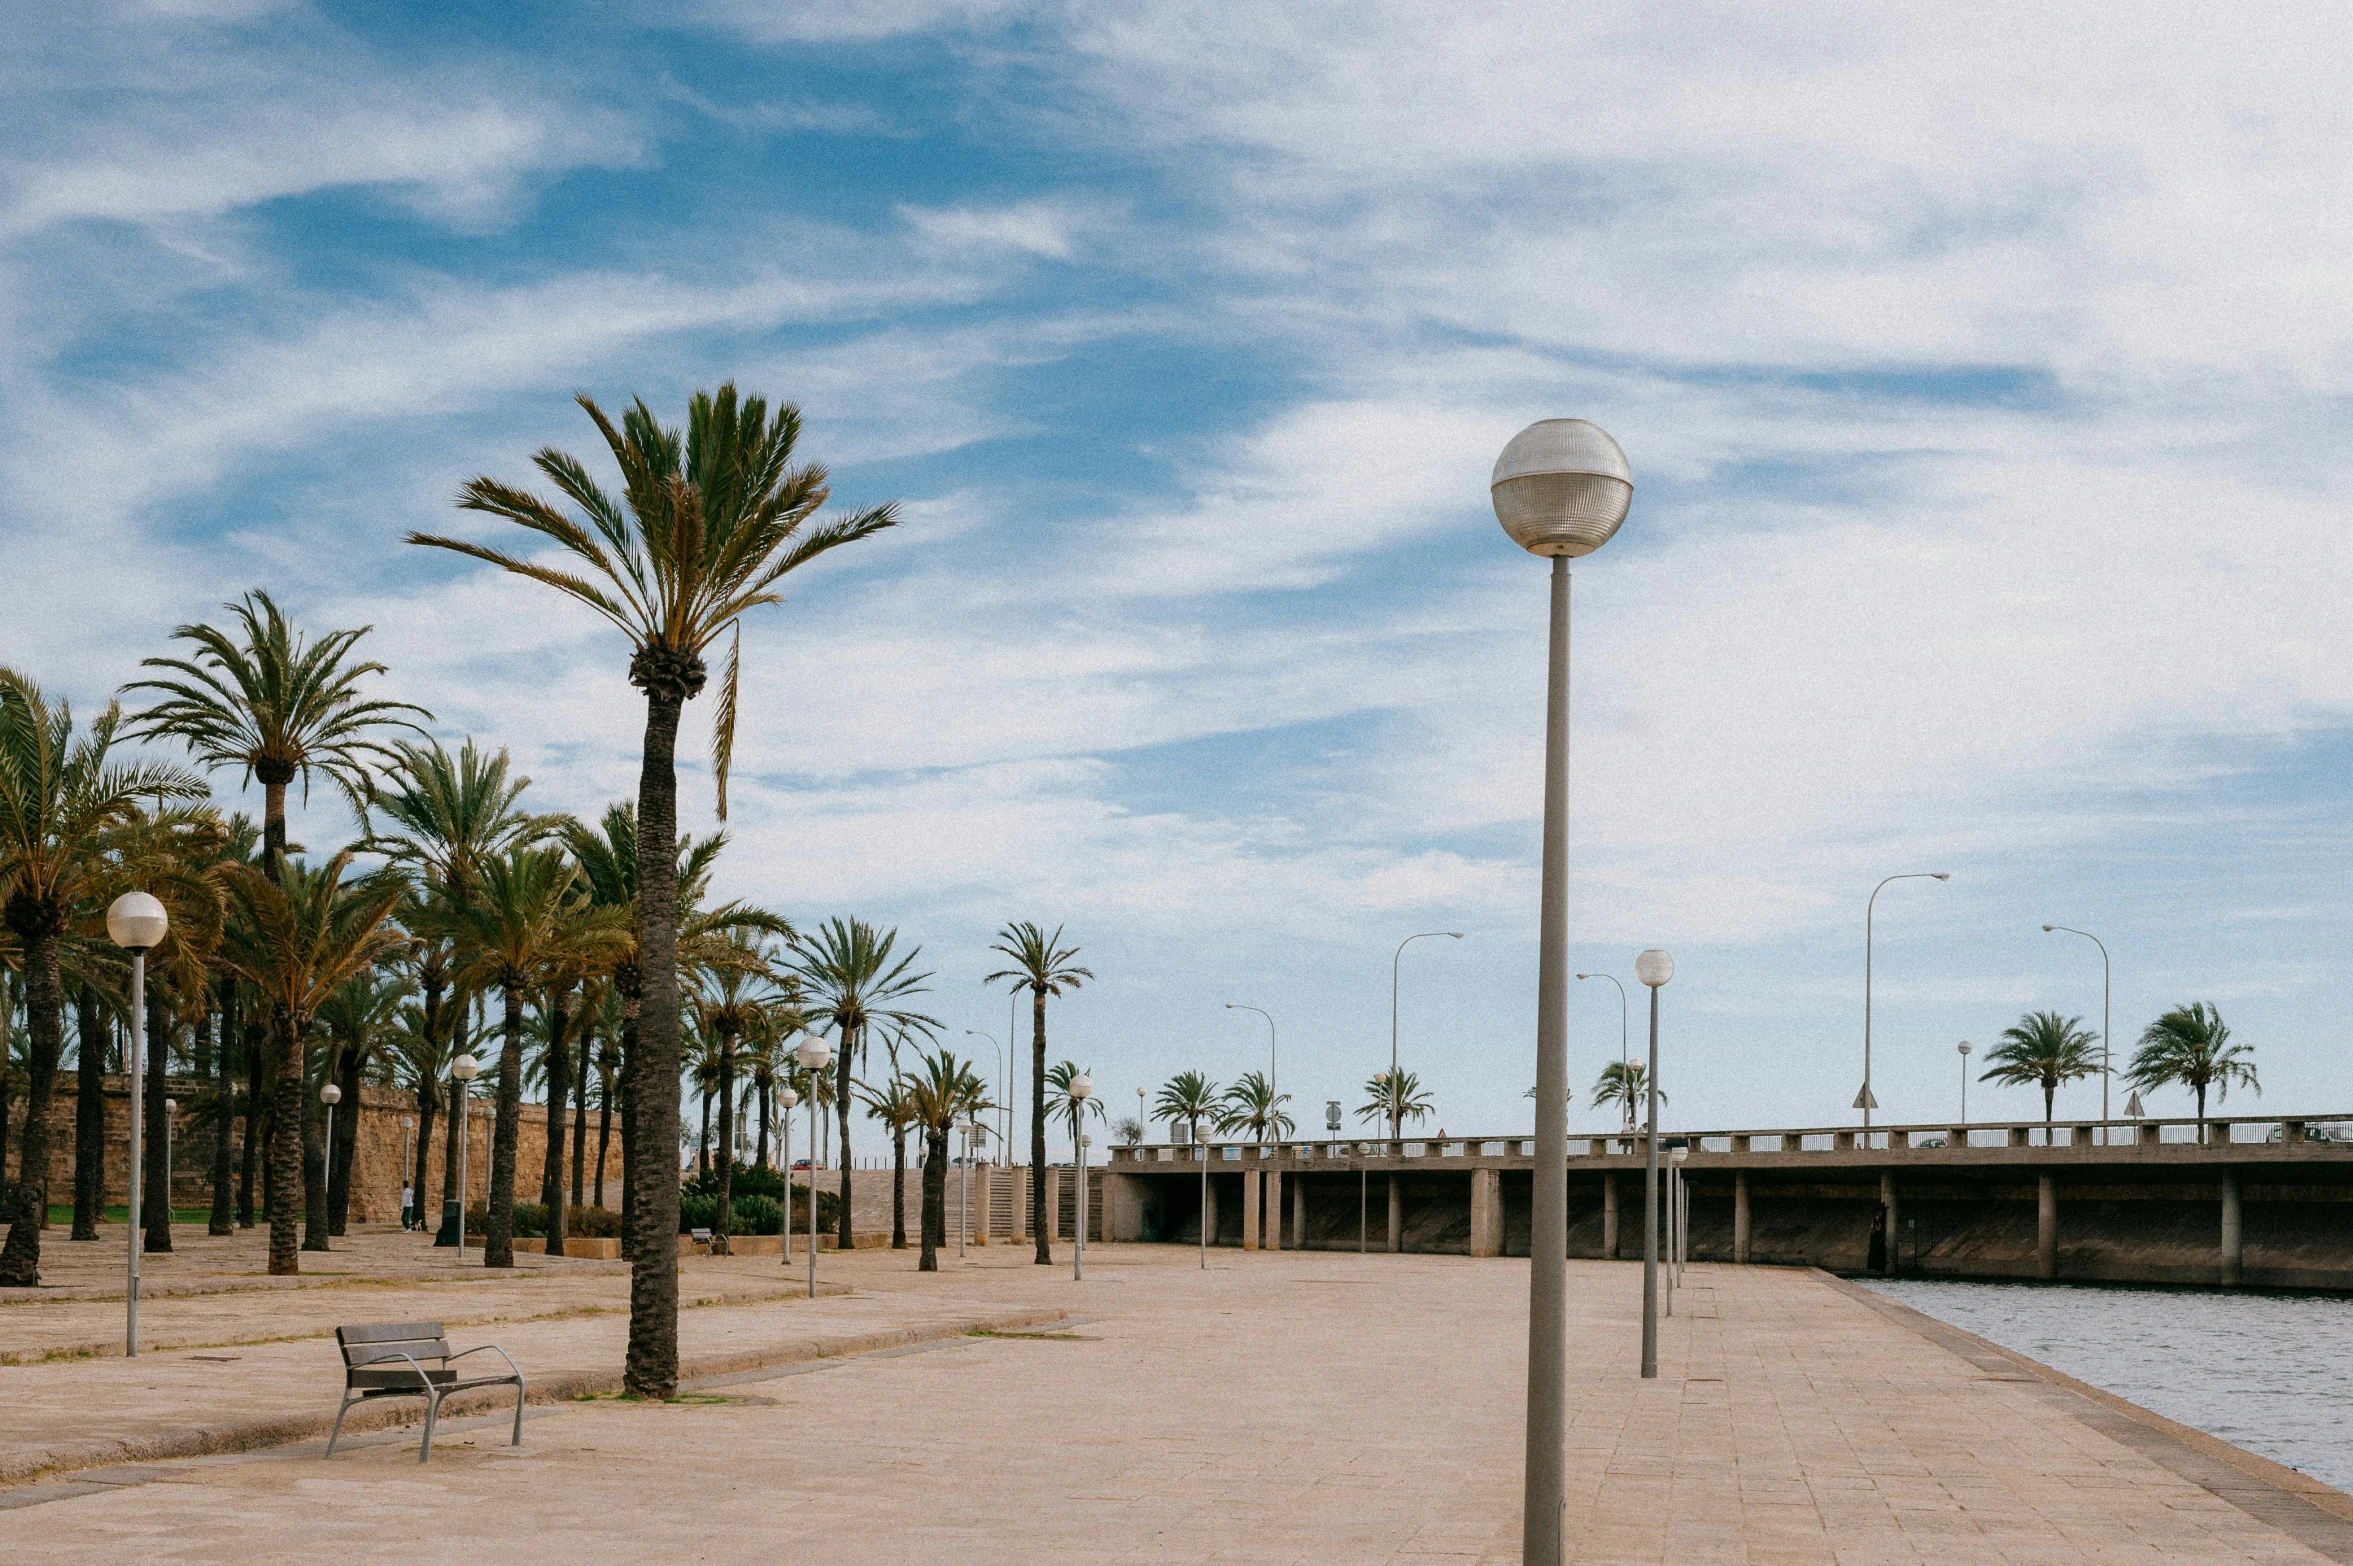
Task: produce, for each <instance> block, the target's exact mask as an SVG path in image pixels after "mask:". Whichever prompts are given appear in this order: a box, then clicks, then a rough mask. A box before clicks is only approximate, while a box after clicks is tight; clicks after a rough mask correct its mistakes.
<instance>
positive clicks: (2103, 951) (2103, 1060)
mask: <svg viewBox="0 0 2353 1566" xmlns="http://www.w3.org/2000/svg"><path fill="white" fill-rule="evenodd" d="M2054 930H2058V931H2064V932H2065V933H2066V934H2068V935H2080V936H2082V937H2083V938H2084V939H2085V940H2087V941H2089V942H2091V943H2092V944H2093V945H2094V946H2097V947H2098V948H2099V949H2100V1143H2101V1145H2102V1146H2106V1145H2107V1141H2108V1064H2109V1062H2108V943H2107V942H2106V941H2103V940H2101V939H2100V938H2099V937H2098V936H2096V935H2094V934H2092V932H2091V931H2089V930H2078V929H2076V928H2075V927H2074V926H2073V925H2066V924H2046V925H2044V926H2043V934H2045V935H2049V934H2050V933H2051V932H2052V931H2054Z"/></svg>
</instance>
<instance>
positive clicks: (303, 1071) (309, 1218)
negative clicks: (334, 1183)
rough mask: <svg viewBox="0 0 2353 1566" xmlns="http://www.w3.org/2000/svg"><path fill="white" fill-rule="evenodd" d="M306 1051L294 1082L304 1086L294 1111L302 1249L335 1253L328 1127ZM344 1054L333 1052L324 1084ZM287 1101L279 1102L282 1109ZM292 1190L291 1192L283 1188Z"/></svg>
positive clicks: (297, 1059)
mask: <svg viewBox="0 0 2353 1566" xmlns="http://www.w3.org/2000/svg"><path fill="white" fill-rule="evenodd" d="M307 1053H308V1051H307V1050H303V1049H300V1048H297V1049H296V1051H295V1063H294V1070H295V1080H297V1081H298V1082H300V1083H301V1084H302V1086H301V1089H300V1091H301V1094H302V1097H301V1099H300V1101H299V1102H297V1103H296V1105H295V1106H294V1107H295V1118H296V1123H297V1125H298V1126H299V1127H300V1131H299V1134H300V1135H301V1137H302V1248H303V1249H304V1250H306V1251H324V1250H331V1249H333V1247H332V1246H330V1245H329V1244H328V1243H327V1229H328V1226H329V1222H330V1213H329V1210H328V1204H327V1147H326V1142H325V1140H324V1137H325V1135H326V1129H327V1128H326V1127H325V1126H324V1125H323V1124H321V1120H322V1119H323V1117H322V1116H321V1115H320V1113H319V1110H320V1108H321V1105H320V1104H319V1095H318V1091H317V1090H316V1089H315V1088H313V1087H312V1086H311V1085H310V1074H309V1070H308V1066H309V1062H308V1061H306V1060H305V1059H304V1058H303V1057H304V1056H305V1055H306V1054H307ZM340 1054H341V1049H340V1047H336V1048H334V1049H332V1050H331V1052H330V1053H329V1055H328V1059H327V1069H326V1070H325V1071H324V1072H322V1073H320V1075H321V1078H322V1080H325V1079H331V1078H332V1077H333V1076H334V1074H335V1069H334V1063H335V1059H336V1057H337V1056H338V1055H340ZM284 1104H285V1101H284V1100H283V1099H280V1100H279V1105H280V1107H281V1108H283V1107H284ZM282 1189H290V1188H282Z"/></svg>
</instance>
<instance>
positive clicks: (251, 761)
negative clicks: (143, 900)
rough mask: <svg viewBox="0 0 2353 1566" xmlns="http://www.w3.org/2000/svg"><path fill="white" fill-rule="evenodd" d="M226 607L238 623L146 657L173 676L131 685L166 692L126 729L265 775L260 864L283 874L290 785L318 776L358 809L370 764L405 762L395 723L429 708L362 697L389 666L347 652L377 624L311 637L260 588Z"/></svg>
mask: <svg viewBox="0 0 2353 1566" xmlns="http://www.w3.org/2000/svg"><path fill="white" fill-rule="evenodd" d="M223 607H224V608H226V609H227V610H228V611H229V613H230V614H231V615H233V616H234V617H235V618H236V620H237V622H238V627H239V628H238V630H237V631H236V632H234V633H232V632H229V631H223V630H220V629H218V628H216V627H214V626H210V625H183V626H181V627H180V628H179V629H178V630H176V631H174V632H172V636H173V638H174V639H175V640H178V641H187V642H193V643H195V644H196V651H195V655H194V656H193V657H189V658H146V659H142V660H141V661H140V665H139V666H140V667H141V668H143V669H162V670H166V671H168V673H167V676H166V677H164V678H159V679H150V680H134V681H132V682H131V683H130V684H129V685H126V686H124V687H123V690H124V691H125V693H128V692H131V691H151V692H154V693H155V694H156V695H157V696H158V697H159V698H160V699H159V700H158V701H157V702H156V703H155V705H153V706H151V707H148V708H147V709H145V710H144V711H142V712H140V713H139V714H138V715H137V716H136V717H135V718H134V719H133V720H132V727H131V729H130V731H129V732H130V734H131V735H132V737H134V738H138V739H148V738H160V739H171V740H178V741H179V742H180V743H182V744H184V745H186V746H187V747H188V749H189V750H190V752H192V753H193V754H194V755H195V757H196V759H197V760H198V761H199V762H201V763H202V764H203V765H204V766H206V767H207V768H215V769H217V768H220V767H242V768H243V769H244V770H245V775H246V776H247V777H248V778H252V779H258V780H259V781H260V783H261V787H262V801H263V804H262V873H263V874H265V875H275V874H277V869H278V862H279V861H280V860H281V859H283V858H284V857H285V855H286V786H287V785H288V784H290V783H292V782H294V781H295V779H297V778H300V779H301V780H302V785H303V792H304V794H305V795H306V796H307V795H308V794H309V791H310V778H311V774H312V773H314V772H315V773H318V774H319V775H320V776H322V777H324V778H326V779H327V780H328V781H329V782H331V783H333V784H335V785H336V786H337V787H338V788H340V789H341V790H342V791H343V793H344V795H345V797H346V798H348V799H349V800H350V801H351V802H352V807H353V809H354V810H355V811H358V810H360V809H362V808H363V806H364V803H365V801H366V799H367V797H368V793H369V790H370V788H371V783H370V771H371V769H372V767H374V766H380V765H381V766H389V765H391V764H393V763H395V762H396V761H397V760H398V759H399V757H398V755H397V753H396V752H394V751H393V750H392V749H391V747H390V746H389V745H388V744H387V743H386V742H385V738H384V736H385V735H386V734H387V732H388V731H390V730H394V729H415V730H416V731H417V732H418V733H420V734H421V733H423V732H424V731H423V730H422V729H417V725H416V723H415V722H414V721H413V720H412V717H411V715H412V714H413V715H414V716H415V717H417V718H431V717H432V716H433V715H432V714H431V713H429V712H427V711H426V710H425V709H424V708H422V707H418V706H413V705H411V704H410V703H408V702H404V701H382V700H369V699H363V698H362V697H361V695H360V692H359V683H360V681H361V680H362V679H363V678H365V677H366V676H368V675H371V674H382V673H384V672H385V670H384V666H383V665H382V664H380V663H377V662H375V661H374V660H373V659H369V660H366V661H362V662H347V661H346V658H347V656H348V655H349V654H350V652H351V650H352V648H353V647H354V646H355V645H356V644H357V643H358V641H359V639H360V638H361V637H363V636H365V635H367V634H368V632H369V631H370V630H371V629H373V627H370V626H364V625H363V626H361V627H360V628H359V629H358V630H356V631H329V632H328V633H327V634H326V635H325V636H322V637H320V638H319V639H318V641H316V642H311V641H309V640H308V639H307V638H306V637H304V636H303V635H302V634H301V633H300V632H298V631H296V630H295V629H294V628H293V626H292V625H290V624H288V623H287V620H286V616H285V614H284V612H283V611H281V610H280V609H279V608H278V606H277V604H276V602H274V601H273V600H272V599H271V597H270V595H269V594H267V593H265V592H262V591H261V590H260V589H258V588H257V589H255V590H254V591H253V592H250V593H247V594H246V595H245V598H244V600H243V601H242V602H240V603H234V604H226V605H223Z"/></svg>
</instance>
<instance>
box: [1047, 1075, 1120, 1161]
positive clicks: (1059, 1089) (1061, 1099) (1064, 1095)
mask: <svg viewBox="0 0 2353 1566" xmlns="http://www.w3.org/2000/svg"><path fill="white" fill-rule="evenodd" d="M1094 1074H1095V1073H1094V1072H1092V1071H1090V1070H1088V1069H1087V1068H1086V1067H1085V1066H1081V1065H1076V1064H1073V1063H1072V1062H1070V1061H1067V1060H1065V1061H1060V1062H1057V1063H1056V1064H1055V1065H1054V1067H1053V1068H1052V1069H1051V1070H1049V1071H1048V1072H1047V1073H1046V1086H1048V1087H1050V1088H1052V1089H1053V1090H1054V1094H1055V1097H1056V1100H1057V1102H1056V1104H1055V1106H1054V1109H1055V1113H1057V1114H1059V1115H1060V1116H1061V1117H1062V1123H1063V1125H1064V1126H1065V1127H1066V1128H1068V1130H1069V1132H1070V1136H1071V1145H1072V1146H1073V1147H1076V1146H1077V1145H1078V1135H1079V1131H1080V1129H1081V1127H1082V1126H1084V1124H1085V1123H1086V1118H1087V1115H1088V1114H1089V1112H1092V1113H1093V1115H1094V1117H1095V1118H1096V1119H1097V1120H1103V1119H1105V1118H1107V1117H1106V1115H1105V1113H1104V1109H1103V1101H1102V1100H1101V1099H1099V1098H1072V1097H1071V1096H1070V1084H1071V1083H1073V1082H1075V1081H1077V1080H1078V1079H1079V1078H1080V1077H1089V1078H1091V1077H1093V1076H1094Z"/></svg>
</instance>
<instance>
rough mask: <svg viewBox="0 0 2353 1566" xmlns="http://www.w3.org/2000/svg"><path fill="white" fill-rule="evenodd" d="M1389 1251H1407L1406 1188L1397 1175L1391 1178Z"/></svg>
mask: <svg viewBox="0 0 2353 1566" xmlns="http://www.w3.org/2000/svg"><path fill="white" fill-rule="evenodd" d="M1389 1249H1390V1250H1392V1251H1402V1250H1404V1249H1405V1186H1404V1183H1403V1182H1401V1181H1400V1180H1399V1179H1398V1178H1397V1177H1396V1176H1395V1175H1391V1176H1390V1177H1389Z"/></svg>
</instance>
